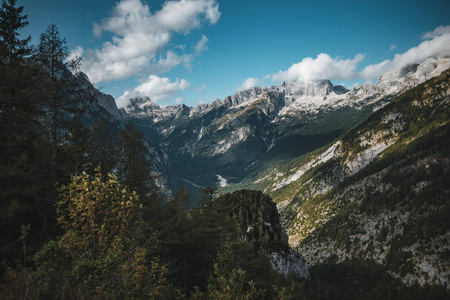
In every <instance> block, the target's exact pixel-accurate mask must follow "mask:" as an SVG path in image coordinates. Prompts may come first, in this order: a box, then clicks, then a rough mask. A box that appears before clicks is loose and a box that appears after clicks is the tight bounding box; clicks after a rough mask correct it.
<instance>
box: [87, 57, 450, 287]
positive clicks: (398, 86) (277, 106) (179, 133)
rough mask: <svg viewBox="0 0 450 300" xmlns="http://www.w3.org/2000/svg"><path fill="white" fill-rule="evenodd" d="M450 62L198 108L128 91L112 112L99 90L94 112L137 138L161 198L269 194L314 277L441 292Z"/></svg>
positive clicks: (291, 86) (449, 274)
mask: <svg viewBox="0 0 450 300" xmlns="http://www.w3.org/2000/svg"><path fill="white" fill-rule="evenodd" d="M449 68H450V59H449V58H429V59H427V60H426V61H424V62H423V63H421V64H415V65H408V66H406V67H404V68H402V69H400V70H396V71H394V72H389V73H386V74H384V75H383V76H381V77H380V78H378V80H377V82H376V83H365V84H362V85H360V86H357V87H354V88H352V89H350V90H349V89H346V88H345V87H343V86H340V85H336V86H335V85H333V84H332V83H331V82H330V81H328V80H320V81H312V82H293V81H287V82H283V83H281V84H280V85H277V86H271V87H268V88H267V87H255V88H252V89H249V90H245V91H241V92H238V93H236V94H234V95H232V96H229V97H226V98H225V99H223V100H220V99H217V100H215V101H214V102H212V103H210V104H204V105H199V106H197V107H187V106H185V105H183V104H180V105H173V106H166V107H163V106H160V105H158V104H156V103H154V102H152V100H151V99H149V98H133V99H130V100H129V103H128V105H127V106H126V108H125V109H120V110H119V109H118V108H117V107H116V105H115V103H114V99H113V98H112V97H110V96H107V95H104V94H101V93H100V94H99V95H100V96H98V97H99V101H98V102H96V103H95V104H93V110H97V111H103V112H104V113H107V114H108V115H109V116H110V120H111V122H112V123H114V124H116V126H118V127H121V126H122V127H123V124H125V123H127V122H129V121H133V122H134V124H135V125H136V126H137V128H138V129H139V130H140V131H142V132H143V133H144V134H145V136H146V137H147V139H148V144H147V146H148V149H149V153H150V156H152V157H153V159H154V162H155V172H156V173H158V174H160V175H161V176H159V179H158V184H159V185H160V187H161V188H162V190H163V191H164V192H165V193H166V194H168V195H170V194H171V193H172V192H174V191H175V190H176V189H177V188H178V187H179V186H180V185H185V186H186V188H187V190H188V191H189V192H190V194H191V201H193V202H194V201H195V200H196V197H197V195H198V192H199V190H200V189H201V188H203V187H206V186H208V185H213V186H216V187H219V193H226V192H230V191H234V190H238V189H258V190H262V191H264V192H265V193H266V194H269V195H270V196H271V197H272V198H273V199H274V201H275V202H276V204H277V207H278V210H279V212H280V215H281V220H282V223H283V225H284V227H285V229H286V231H287V233H288V236H289V243H290V245H291V246H293V247H295V248H296V249H297V250H298V251H299V252H300V253H302V254H303V255H304V256H305V259H306V262H307V264H308V265H310V266H312V270H313V271H312V272H314V268H316V270H319V271H318V272H320V268H321V267H323V266H325V265H326V264H328V263H332V264H344V263H346V262H348V261H352V262H353V263H356V262H355V261H357V263H358V264H359V263H362V264H365V266H367V264H369V266H370V267H369V269H372V270H373V269H376V268H381V269H382V272H383V274H388V275H389V276H391V277H392V278H396V279H398V280H400V281H402V282H403V283H405V284H407V285H413V284H419V285H422V286H424V285H426V284H437V285H441V286H444V287H446V288H447V289H448V288H450V285H449V281H450V271H449V270H450V265H449V264H448V257H449V253H450V245H449V242H448V241H449V240H450V239H449V237H450V226H449V223H448V218H447V217H448V215H449V214H450V208H449V204H448V199H449V196H450V195H449V193H450V189H449V186H450V184H449V179H448V178H450V177H449V174H448V172H449V159H450V157H449V153H450V151H449V150H450V149H449V148H448V145H450V142H449V132H450V131H449V124H448V121H449V120H450V118H449V116H450V110H449V95H450V86H449V84H450V80H449V79H450V71H448V69H449ZM86 81H88V80H87V78H86Z"/></svg>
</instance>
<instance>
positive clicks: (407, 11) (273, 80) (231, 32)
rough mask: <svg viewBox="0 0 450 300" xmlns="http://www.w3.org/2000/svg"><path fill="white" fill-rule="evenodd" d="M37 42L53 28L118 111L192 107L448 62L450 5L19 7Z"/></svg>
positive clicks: (239, 2) (88, 0)
mask: <svg viewBox="0 0 450 300" xmlns="http://www.w3.org/2000/svg"><path fill="white" fill-rule="evenodd" d="M17 4H18V5H23V6H24V7H25V9H24V12H25V14H28V16H29V19H28V20H29V22H30V25H29V26H28V27H27V28H25V29H24V30H23V32H22V34H23V35H28V34H29V35H31V36H32V37H33V43H37V42H38V39H39V34H40V33H42V32H43V31H44V30H45V29H46V28H47V26H48V25H49V24H50V23H55V24H56V25H57V26H58V28H59V29H60V33H61V35H62V36H63V37H65V38H66V39H67V43H68V46H69V49H70V50H72V51H73V53H74V54H79V55H82V56H83V59H84V64H83V66H82V70H83V71H84V72H85V73H87V74H88V76H89V78H90V79H91V81H93V82H95V84H96V86H98V87H101V88H102V91H103V92H105V93H108V94H111V95H113V96H114V98H116V99H117V101H118V105H119V106H123V105H125V104H126V101H127V99H128V98H129V97H134V96H150V97H151V98H152V100H153V101H154V102H156V103H158V104H160V105H170V104H174V103H185V104H186V105H189V106H195V105H197V104H199V103H209V102H211V101H213V100H215V99H216V98H221V99H223V98H225V97H226V96H228V95H231V94H233V93H235V92H236V91H237V90H241V89H245V88H248V87H252V86H255V85H258V86H270V85H273V84H279V83H280V82H281V81H283V80H304V81H306V80H314V79H331V80H332V82H333V83H335V84H340V83H344V84H345V85H346V86H351V85H352V84H353V83H362V82H365V81H368V80H371V81H375V80H376V78H377V76H379V75H381V74H382V73H383V72H385V71H389V70H391V69H395V68H399V67H401V66H402V65H404V64H406V63H411V62H420V61H422V60H424V59H425V58H426V57H427V56H429V55H434V56H436V55H438V56H449V55H450V26H449V25H450V14H449V12H450V1H447V0H442V1H440V0H434V1H429V0H428V1H414V0H409V1H403V0H397V1H380V0H379V1H366V0H360V1H283V0H279V1H264V0H245V1H244V0H223V1H222V0H173V1H159V0H158V1H154V0H121V1H104V0H70V1H69V0H40V1H36V0H18V2H17Z"/></svg>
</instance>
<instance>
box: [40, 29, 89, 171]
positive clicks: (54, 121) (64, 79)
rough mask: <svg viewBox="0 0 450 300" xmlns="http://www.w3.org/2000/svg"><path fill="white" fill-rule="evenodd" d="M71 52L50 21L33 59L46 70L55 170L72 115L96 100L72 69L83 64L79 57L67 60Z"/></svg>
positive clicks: (45, 92) (44, 84) (47, 111)
mask: <svg viewBox="0 0 450 300" xmlns="http://www.w3.org/2000/svg"><path fill="white" fill-rule="evenodd" d="M68 56H69V51H68V48H67V42H66V39H65V38H62V37H61V36H60V34H59V31H58V28H57V26H56V25H55V24H50V25H49V26H48V28H47V30H46V31H45V32H43V33H42V34H41V36H40V40H39V45H38V46H37V49H36V51H35V55H34V59H35V60H36V61H37V62H38V63H39V64H40V66H41V67H42V69H43V71H44V72H43V76H42V82H41V84H42V87H43V91H42V92H43V95H44V111H45V121H46V123H47V126H48V128H49V135H50V141H51V145H52V150H51V153H52V165H53V166H54V168H55V169H56V166H57V156H58V146H59V145H60V144H61V143H62V137H63V135H64V133H65V131H66V130H67V127H68V123H69V120H70V119H71V118H72V116H73V115H80V114H81V113H83V112H84V111H85V109H86V106H87V105H88V104H89V103H90V102H91V101H93V99H94V96H95V95H94V94H92V93H91V92H90V91H88V90H86V89H85V88H84V86H83V82H81V81H80V80H78V79H77V78H76V77H75V76H74V75H73V74H72V72H71V71H76V70H77V68H78V66H79V65H80V64H81V60H80V58H76V59H73V60H68Z"/></svg>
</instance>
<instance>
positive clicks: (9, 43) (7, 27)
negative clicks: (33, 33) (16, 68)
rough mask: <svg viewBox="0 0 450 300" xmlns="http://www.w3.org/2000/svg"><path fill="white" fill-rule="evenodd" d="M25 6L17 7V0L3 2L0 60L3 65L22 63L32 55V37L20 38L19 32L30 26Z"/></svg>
mask: <svg viewBox="0 0 450 300" xmlns="http://www.w3.org/2000/svg"><path fill="white" fill-rule="evenodd" d="M27 18H28V16H27V15H23V6H19V7H16V0H6V1H3V2H2V7H1V10H0V59H1V61H2V63H7V64H10V63H14V62H21V61H22V60H23V59H24V57H26V56H28V55H29V54H30V53H31V48H30V46H29V45H28V44H29V42H30V40H31V37H30V36H28V37H27V38H25V39H20V38H19V30H21V29H22V28H24V27H25V26H27V25H28V21H27Z"/></svg>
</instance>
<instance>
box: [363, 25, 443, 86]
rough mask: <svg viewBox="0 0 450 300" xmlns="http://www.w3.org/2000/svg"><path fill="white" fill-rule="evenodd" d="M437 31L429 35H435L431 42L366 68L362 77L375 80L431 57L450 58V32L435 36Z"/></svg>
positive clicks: (425, 42)
mask: <svg viewBox="0 0 450 300" xmlns="http://www.w3.org/2000/svg"><path fill="white" fill-rule="evenodd" d="M438 28H439V27H438ZM438 28H436V30H437V29H438ZM436 30H435V31H436ZM435 31H433V33H430V34H429V35H428V34H427V35H428V36H432V35H435V36H433V38H432V39H431V40H425V41H423V42H422V43H420V44H419V45H418V46H417V47H413V48H411V49H409V50H408V51H406V52H404V53H402V54H396V55H395V56H394V59H392V60H385V61H383V62H381V63H379V64H374V65H369V66H367V67H365V68H364V69H363V70H362V72H361V73H360V77H361V78H365V79H375V78H377V77H379V76H381V75H382V74H383V73H385V72H388V71H395V70H399V69H401V68H403V67H404V66H406V65H408V64H414V63H417V64H419V63H422V62H423V61H425V60H426V59H427V58H429V57H446V56H450V31H448V32H441V33H440V34H435Z"/></svg>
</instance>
